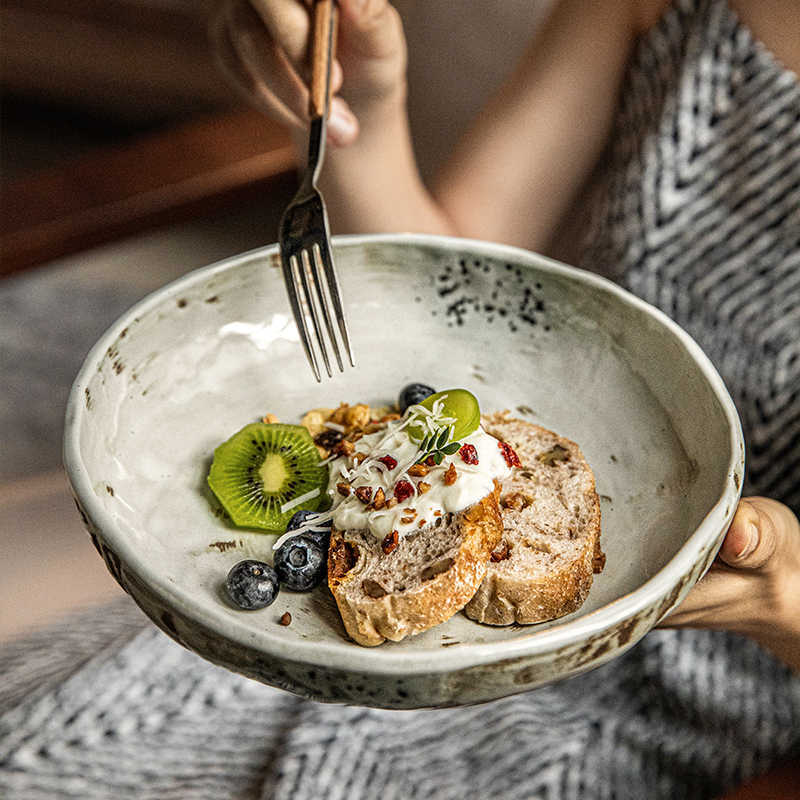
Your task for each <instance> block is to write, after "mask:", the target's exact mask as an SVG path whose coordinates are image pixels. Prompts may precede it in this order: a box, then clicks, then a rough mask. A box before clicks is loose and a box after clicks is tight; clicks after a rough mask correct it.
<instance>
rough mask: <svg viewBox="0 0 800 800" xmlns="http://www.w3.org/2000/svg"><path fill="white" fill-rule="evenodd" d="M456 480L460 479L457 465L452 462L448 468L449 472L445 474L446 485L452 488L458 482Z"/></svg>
mask: <svg viewBox="0 0 800 800" xmlns="http://www.w3.org/2000/svg"><path fill="white" fill-rule="evenodd" d="M456 478H458V473H457V472H456V465H455V464H454V463H453V462H452V461H451V462H450V466H449V467H448V468H447V472H445V473H444V485H445V486H452V485H453V484H454V483H455V482H456Z"/></svg>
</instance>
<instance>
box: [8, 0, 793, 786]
mask: <svg viewBox="0 0 800 800" xmlns="http://www.w3.org/2000/svg"><path fill="white" fill-rule="evenodd" d="M799 110H800V89H799V88H798V82H797V79H796V78H795V77H794V76H793V75H792V74H791V73H789V72H787V71H786V70H784V69H782V68H781V67H780V65H779V64H778V63H777V62H775V61H774V59H773V58H772V57H771V56H770V55H769V54H768V53H767V52H766V51H765V50H763V49H762V48H761V47H760V46H759V45H758V44H757V43H756V42H754V41H753V39H752V37H751V36H750V34H749V33H748V31H747V30H746V29H744V28H743V27H742V26H741V25H740V24H738V22H737V20H736V18H735V17H734V16H733V14H732V13H731V11H730V9H729V8H728V6H727V4H726V3H725V2H721V1H719V0H708V1H706V2H697V3H694V2H678V3H676V5H675V6H673V7H672V8H671V9H670V10H669V11H668V12H667V13H666V14H665V16H664V17H663V19H662V20H661V22H660V23H659V24H658V25H657V27H656V28H655V29H654V30H653V31H652V32H651V33H650V34H649V35H648V36H646V37H645V38H644V39H643V40H642V42H641V43H640V46H639V47H638V49H637V51H636V54H635V57H634V59H633V61H632V64H631V68H630V72H629V75H628V79H627V82H626V84H625V88H624V91H623V96H622V104H621V109H620V114H619V120H618V124H617V127H616V131H615V134H614V139H613V141H614V144H613V146H612V148H611V150H610V152H609V162H608V163H609V169H608V172H607V174H606V176H605V181H604V186H603V192H601V193H600V196H601V197H602V198H603V199H602V201H601V202H600V203H599V204H598V205H597V206H596V208H595V209H594V212H595V213H594V217H593V225H592V227H591V235H590V240H589V246H588V248H587V251H586V257H585V259H584V263H585V264H586V265H587V266H592V267H596V266H598V265H600V266H604V267H605V268H606V269H616V270H617V275H618V277H619V278H620V279H621V280H622V281H624V282H625V284H626V285H627V286H629V287H630V288H631V289H633V290H634V291H635V292H637V293H638V294H640V295H642V296H643V297H644V298H645V299H647V300H649V301H650V302H653V303H655V304H657V305H659V306H661V307H662V308H663V309H665V310H666V311H667V313H669V314H670V315H672V316H673V317H674V318H675V319H676V320H677V321H678V322H679V323H680V324H681V325H683V326H684V327H685V328H687V329H688V330H689V331H690V332H691V333H692V334H693V335H694V336H695V338H696V339H697V340H698V341H699V342H700V344H701V345H702V346H703V347H704V348H705V349H706V351H707V352H708V353H709V355H710V356H711V357H712V358H713V359H714V360H715V362H716V363H717V366H718V367H719V368H720V370H721V372H722V374H723V376H724V377H725V378H726V380H727V382H728V384H729V386H730V388H731V390H732V391H733V393H734V396H735V399H736V401H737V404H738V406H739V410H740V412H741V414H742V417H743V419H744V423H745V428H746V431H747V435H748V440H749V446H750V453H749V455H750V474H749V484H748V488H749V489H750V490H757V491H761V492H764V493H767V494H771V495H772V496H775V497H778V498H781V499H783V500H785V501H787V502H789V503H790V504H791V505H793V506H794V508H795V509H796V510H800V509H798V506H800V478H799V477H798V467H800V402H799V398H798V387H799V385H800V358H798V355H800V337H799V336H798V322H799V321H800V308H798V302H797V298H798V296H799V295H800V269H798V266H800V261H799V260H798V258H799V256H800V247H799V246H798V244H799V240H798V236H800V194H798V192H799V189H798V181H799V180H800V118H798V113H799ZM610 566H612V565H610ZM0 674H2V676H3V678H2V683H0V796H2V797H9V798H26V799H29V800H39V799H40V798H41V799H42V800H44V799H45V798H47V800H50V798H62V797H70V798H81V800H95V799H99V798H119V800H126V799H127V798H131V800H133V798H136V800H172V798H174V799H175V800H177V799H178V798H180V799H181V800H184V799H189V800H192V799H194V798H198V799H202V798H209V800H210V799H211V798H213V799H214V800H219V799H220V798H257V797H261V798H265V799H266V798H270V799H272V798H274V799H275V800H284V799H285V800H317V798H319V799H320V800H338V799H340V798H341V800H345V799H346V800H351V798H352V799H353V800H358V799H359V798H367V799H369V800H371V799H372V798H380V800H411V799H412V798H419V799H420V800H422V799H423V798H424V799H425V800H428V798H431V799H432V800H470V799H472V798H475V799H476V800H477V799H481V800H482V799H483V798H492V800H506V799H507V800H511V799H512V798H513V800H517V799H518V798H558V799H559V800H561V799H563V800H567V799H575V800H578V799H580V800H592V799H594V798H597V799H598V800H600V799H601V798H602V799H603V800H612V798H613V800H628V799H629V798H630V800H640V799H641V798H648V799H652V800H658V799H659V798H665V799H666V798H669V800H672V798H709V797H715V796H717V795H719V794H721V793H722V792H724V791H725V790H727V789H729V788H731V787H733V786H734V785H736V784H738V783H740V782H742V781H743V780H745V779H747V778H749V777H751V776H753V775H756V774H758V773H760V772H762V771H764V770H766V769H767V768H768V767H769V766H770V765H771V764H773V763H774V762H775V761H777V760H779V759H783V758H790V757H799V756H800V677H798V676H797V675H792V674H791V673H790V672H789V671H788V670H787V669H785V668H783V667H782V666H780V665H779V664H778V663H777V662H776V661H775V660H774V659H773V658H771V657H770V656H769V655H768V654H767V653H765V652H763V651H762V650H760V649H759V648H758V647H757V646H756V645H755V644H753V643H752V642H749V641H746V640H744V639H741V638H738V637H736V636H732V635H728V634H724V633H712V632H689V631H683V632H673V631H656V632H653V633H651V634H649V635H648V636H647V637H645V639H644V640H643V641H642V642H641V643H640V644H639V645H638V646H637V647H635V648H634V649H633V650H632V651H630V652H629V653H627V654H626V655H624V656H623V657H621V658H619V659H617V660H615V661H613V662H611V663H610V664H608V665H606V666H604V667H601V668H600V669H598V670H595V671H594V672H592V673H590V674H588V675H585V676H582V677H579V678H575V679H572V680H570V681H566V682H563V683H560V684H557V685H554V686H549V687H545V688H543V689H540V690H537V691H535V692H530V693H528V694H525V695H520V696H517V697H512V698H508V699H506V700H501V701H498V702H494V703H489V704H486V705H483V706H477V707H472V708H462V709H449V710H439V711H415V712H391V711H377V710H371V709H363V708H353V707H338V706H325V705H321V704H318V703H312V702H308V701H305V700H301V699H298V698H295V697H292V696H290V695H288V694H285V693H283V692H280V691H278V690H273V689H270V688H267V687H264V686H261V685H259V684H256V683H253V682H251V681H249V680H247V679H245V678H242V677H239V676H237V675H234V674H232V673H228V672H226V671H224V670H222V669H220V668H218V667H215V666H212V665H211V664H208V663H205V662H203V661H201V660H200V659H199V658H197V657H196V656H194V655H193V654H191V653H189V652H186V651H184V650H182V649H181V648H180V647H179V646H178V645H176V644H174V643H173V642H171V641H170V640H168V639H167V638H166V637H165V636H163V634H161V633H160V632H159V631H157V630H156V629H155V628H153V627H151V626H149V625H148V624H147V623H146V622H145V621H144V619H143V618H142V616H141V614H140V612H138V610H137V609H136V608H135V607H133V606H132V604H131V603H130V601H128V600H127V599H122V600H120V601H119V602H117V603H116V604H114V605H113V606H110V607H107V608H104V609H99V610H96V611H93V612H87V613H86V614H84V615H82V616H77V617H73V618H71V619H70V620H68V621H66V622H65V623H64V624H63V625H60V626H58V627H57V628H54V629H52V630H49V631H45V632H43V633H41V634H38V635H36V636H33V637H31V638H28V639H25V640H20V641H18V642H15V643H12V644H10V645H6V646H5V647H4V648H3V650H2V652H0Z"/></svg>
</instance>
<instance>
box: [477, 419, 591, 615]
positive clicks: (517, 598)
mask: <svg viewBox="0 0 800 800" xmlns="http://www.w3.org/2000/svg"><path fill="white" fill-rule="evenodd" d="M483 423H484V429H485V430H486V431H487V433H490V434H491V435H493V436H495V437H497V438H498V439H500V440H502V441H506V442H507V443H508V444H510V445H511V446H512V447H513V448H514V449H515V450H516V452H517V454H518V455H519V456H520V459H521V460H522V467H521V468H519V469H516V470H515V471H514V474H513V475H512V476H511V477H510V478H508V479H506V480H504V481H503V486H502V493H501V505H502V504H503V502H504V501H503V498H504V497H506V496H507V494H508V493H510V492H514V491H518V490H519V489H520V487H526V488H527V489H528V490H529V492H530V495H532V496H533V497H537V498H543V497H546V496H547V493H548V492H551V493H555V496H558V494H559V492H560V489H559V481H566V480H570V481H579V482H580V483H579V486H580V494H581V495H582V497H581V503H580V505H581V509H580V511H581V515H582V522H581V524H580V525H575V526H574V530H573V529H572V528H573V526H570V530H568V531H567V530H554V531H553V532H552V533H551V534H548V536H549V537H550V538H549V541H550V542H555V543H556V544H557V545H559V546H561V547H562V549H563V551H564V552H563V553H560V554H559V557H558V558H551V559H548V557H547V556H545V555H542V556H541V560H543V561H545V560H549V561H550V563H549V564H547V568H546V569H545V568H542V565H541V564H540V563H539V562H536V563H534V562H533V561H531V560H530V557H529V555H530V554H529V553H528V555H526V554H525V549H526V547H530V546H531V545H530V543H529V540H528V537H527V534H528V533H529V532H531V531H533V530H535V529H536V527H537V522H538V520H537V514H541V511H540V510H539V509H537V507H536V506H537V502H536V501H534V502H533V503H532V504H531V506H530V507H527V508H525V509H524V510H518V509H514V508H511V507H507V508H501V513H502V516H503V524H504V533H503V537H502V544H501V547H504V546H508V556H507V557H505V558H502V559H501V560H499V561H496V562H495V561H492V562H490V564H489V566H488V569H487V573H486V577H485V578H484V580H483V582H482V583H481V586H480V587H479V588H478V590H477V592H476V593H475V595H474V596H473V597H472V599H471V600H470V602H469V603H468V604H467V605H466V607H465V609H464V611H465V613H466V614H467V616H468V617H470V618H471V619H474V620H476V621H477V622H483V623H486V624H489V625H511V624H512V623H520V624H525V625H528V624H532V623H536V622H545V621H547V620H551V619H556V618H558V617H562V616H564V615H565V614H569V613H571V612H573V611H576V610H577V609H578V608H580V607H581V605H582V604H583V602H584V601H585V600H586V597H587V595H588V594H589V589H590V587H591V585H592V580H593V577H594V574H595V572H600V571H601V570H602V569H603V565H604V563H605V556H604V555H603V552H602V550H601V548H600V501H599V498H598V496H597V491H596V488H595V479H594V474H593V473H592V470H591V468H590V467H589V465H588V464H587V462H586V460H585V459H584V457H583V454H582V453H581V451H580V448H579V447H578V445H577V444H575V443H574V442H572V441H570V440H569V439H565V438H564V437H562V436H558V435H557V434H555V433H553V432H552V431H549V430H547V429H546V428H542V427H541V426H539V425H534V424H533V423H530V422H527V421H525V420H519V419H514V418H512V417H509V416H508V414H507V412H504V413H501V414H492V415H486V416H484V418H483ZM556 446H558V447H560V448H562V449H563V452H561V451H558V450H555V452H556V453H557V454H558V455H559V456H561V459H560V461H551V462H550V463H549V464H548V463H547V459H545V460H544V461H542V460H540V458H539V457H537V455H536V451H537V450H538V451H539V456H541V455H542V453H544V452H546V451H548V449H549V451H550V452H553V448H555V447H556ZM559 470H561V473H559ZM525 476H530V477H525ZM562 527H563V526H562ZM559 536H562V537H563V543H562V542H561V540H560V539H559ZM530 538H532V539H534V540H535V539H536V538H537V537H536V535H535V534H534V535H532V536H531V537H530ZM540 538H541V539H545V541H544V542H543V543H541V544H540V545H539V546H541V547H543V548H547V547H548V543H547V537H540ZM535 546H536V544H535V542H534V544H533V547H534V549H535ZM503 554H505V551H503Z"/></svg>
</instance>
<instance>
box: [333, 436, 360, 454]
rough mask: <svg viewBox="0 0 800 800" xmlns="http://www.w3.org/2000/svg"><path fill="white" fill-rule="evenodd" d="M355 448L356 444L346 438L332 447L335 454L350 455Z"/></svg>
mask: <svg viewBox="0 0 800 800" xmlns="http://www.w3.org/2000/svg"><path fill="white" fill-rule="evenodd" d="M355 450H356V446H355V445H354V444H353V443H352V442H348V441H347V439H342V441H341V442H339V443H338V444H337V445H335V446H334V448H333V454H334V455H336V456H351V455H353V453H354V452H355Z"/></svg>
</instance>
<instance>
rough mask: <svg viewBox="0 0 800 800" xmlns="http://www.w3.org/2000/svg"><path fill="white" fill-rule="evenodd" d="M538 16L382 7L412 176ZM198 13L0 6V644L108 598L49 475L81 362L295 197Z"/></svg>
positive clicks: (485, 0) (509, 4)
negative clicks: (404, 112) (404, 83)
mask: <svg viewBox="0 0 800 800" xmlns="http://www.w3.org/2000/svg"><path fill="white" fill-rule="evenodd" d="M550 2H551V0H504V2H502V3H497V2H492V1H491V0H470V2H463V3H458V4H452V3H450V2H445V1H444V0H429V1H428V2H414V1H413V0H405V2H404V1H403V0H401V2H398V3H396V5H397V6H398V8H399V10H400V12H401V14H402V16H403V18H404V24H405V28H406V35H407V38H408V42H409V51H410V65H411V66H410V72H409V111H410V116H411V123H412V128H413V131H414V136H415V142H416V144H417V147H418V157H419V161H420V165H421V169H422V171H423V173H424V174H425V175H430V174H431V173H432V172H433V171H434V170H435V167H436V165H437V164H438V163H439V162H440V161H441V159H442V158H443V156H444V154H445V153H446V152H447V151H448V150H449V148H450V147H451V144H452V141H453V140H454V138H456V137H457V136H458V135H459V134H460V132H461V131H462V130H463V128H464V127H465V125H466V124H467V122H468V121H469V119H470V118H471V117H472V116H473V115H474V114H475V113H476V112H477V111H478V109H479V108H480V107H481V105H482V104H483V102H484V101H485V100H486V98H487V96H488V94H489V93H490V92H491V91H492V89H494V88H495V87H496V86H497V85H498V84H499V82H500V81H501V80H502V79H503V77H504V75H505V74H506V73H507V72H508V70H509V69H510V68H511V67H512V66H513V64H514V63H515V61H516V60H517V58H518V56H519V55H520V53H521V50H522V48H523V47H524V46H525V44H526V42H527V41H528V40H529V38H530V37H531V35H532V34H533V32H534V31H535V28H536V26H537V25H538V24H539V22H540V20H541V19H542V16H543V14H544V13H545V12H546V10H547V8H548V7H549V5H550ZM213 8H214V0H3V3H2V6H1V7H0V93H1V94H0V103H1V104H2V106H1V108H2V115H1V117H0V125H1V126H2V127H1V128H0V203H1V205H2V215H0V224H1V225H2V227H1V228H0V381H1V382H2V394H0V544H1V545H2V548H3V552H4V557H3V559H2V560H0V639H2V638H3V637H8V636H11V635H16V634H20V633H24V632H25V631H27V630H29V629H32V628H34V627H36V626H40V625H42V624H45V623H47V622H51V621H52V620H53V619H55V618H57V617H58V616H59V615H61V614H64V613H66V612H67V611H69V610H71V609H73V608H75V607H78V606H82V605H87V604H91V603H95V602H99V601H101V600H104V599H107V598H108V597H110V596H113V595H114V594H117V593H119V592H120V591H121V590H119V589H118V588H117V586H116V584H115V583H114V582H113V580H112V579H111V577H110V576H109V575H108V574H107V573H106V571H105V568H104V566H103V564H102V561H101V560H100V559H99V558H98V557H97V555H96V554H95V552H94V550H93V549H92V547H91V545H90V543H89V539H88V536H87V535H86V533H85V531H84V530H83V527H82V525H81V524H80V520H79V518H78V515H77V512H76V511H75V508H74V506H73V503H72V500H71V497H70V495H69V491H68V489H67V485H66V480H65V477H64V474H63V470H62V468H61V436H62V429H63V415H64V406H65V403H66V398H67V394H68V392H69V387H70V385H71V383H72V380H73V378H74V376H75V374H76V373H77V371H78V369H79V367H80V365H81V363H82V361H83V358H84V357H85V355H86V353H87V352H88V350H89V349H90V347H91V346H92V344H93V343H94V341H95V340H96V339H97V338H98V337H99V336H100V334H101V333H102V332H103V331H104V330H105V329H106V328H107V327H108V325H110V324H111V322H113V320H114V319H115V318H116V317H117V316H119V315H120V314H121V313H122V312H123V311H125V310H126V309H127V308H128V307H129V306H131V305H132V304H133V303H135V302H136V301H137V300H139V299H140V298H141V297H142V296H144V295H145V294H147V293H148V292H150V291H152V290H153V289H155V288H157V287H159V286H161V285H163V284H165V283H167V282H168V281H170V280H172V279H174V278H176V277H178V276H180V275H182V274H184V273H185V272H188V271H189V270H191V269H194V268H197V267H201V266H204V265H206V264H209V263H212V262H214V261H216V260H218V259H221V258H224V257H226V256H230V255H234V254H236V253H239V252H242V251H245V250H248V249H251V248H254V247H258V246H261V245H265V244H269V243H271V242H274V241H275V240H276V238H277V236H276V234H277V224H278V220H279V218H280V214H281V213H282V210H283V208H284V206H285V204H286V203H287V201H288V199H289V197H290V196H291V194H292V193H293V191H294V189H295V183H296V172H295V170H296V166H297V165H296V163H295V159H294V155H293V152H292V150H291V148H290V145H289V139H288V136H287V134H286V132H285V131H284V130H283V129H281V128H280V126H278V125H276V124H275V123H273V122H271V121H269V120H267V119H265V118H264V117H262V116H261V115H260V114H259V113H257V112H255V111H252V110H249V109H248V108H246V107H245V106H244V105H243V104H242V102H241V101H240V100H239V98H238V97H237V96H235V95H234V93H233V92H232V91H231V90H230V88H229V87H228V85H227V84H226V83H225V82H224V80H223V78H222V77H221V74H220V73H219V72H218V70H217V68H216V65H215V63H214V59H213V56H212V54H211V52H210V51H209V48H208V45H207V37H206V31H207V26H208V18H209V14H210V12H211V10H212V9H213ZM442 63H444V64H447V65H449V67H448V69H447V70H444V71H443V70H442V69H441V64H442ZM435 65H438V66H435ZM432 75H435V76H438V77H439V78H440V80H437V81H432V80H431V76H432ZM339 232H344V231H339ZM334 233H337V231H334Z"/></svg>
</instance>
